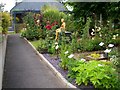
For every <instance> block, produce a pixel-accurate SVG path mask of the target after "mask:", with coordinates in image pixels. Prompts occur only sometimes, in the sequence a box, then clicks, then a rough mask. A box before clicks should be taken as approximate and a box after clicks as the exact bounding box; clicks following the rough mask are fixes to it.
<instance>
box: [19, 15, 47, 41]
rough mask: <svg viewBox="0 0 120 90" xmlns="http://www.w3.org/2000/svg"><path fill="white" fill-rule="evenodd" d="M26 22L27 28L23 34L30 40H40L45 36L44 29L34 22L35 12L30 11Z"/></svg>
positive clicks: (25, 19)
mask: <svg viewBox="0 0 120 90" xmlns="http://www.w3.org/2000/svg"><path fill="white" fill-rule="evenodd" d="M24 22H25V24H26V29H27V30H26V31H25V32H22V34H21V36H24V37H26V38H27V39H28V40H35V39H37V40H38V39H39V38H41V37H45V36H44V34H43V33H44V31H43V30H41V29H40V27H39V26H37V25H36V24H35V23H34V18H33V13H28V14H27V15H26V16H25V17H24Z"/></svg>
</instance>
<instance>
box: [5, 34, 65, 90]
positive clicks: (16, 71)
mask: <svg viewBox="0 0 120 90" xmlns="http://www.w3.org/2000/svg"><path fill="white" fill-rule="evenodd" d="M3 88H65V85H64V84H63V82H62V81H60V80H59V79H58V78H57V77H56V76H55V75H54V73H53V72H52V71H51V70H50V69H49V68H48V67H47V66H46V64H45V63H44V62H43V61H42V60H40V58H39V56H37V55H36V53H35V52H34V50H33V49H32V48H31V46H30V45H29V44H27V42H26V41H25V40H24V39H23V38H20V36H19V35H8V42H7V52H6V61H5V69H4V78H3Z"/></svg>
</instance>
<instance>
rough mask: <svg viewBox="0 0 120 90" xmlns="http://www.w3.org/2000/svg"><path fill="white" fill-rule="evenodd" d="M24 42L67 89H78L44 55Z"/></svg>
mask: <svg viewBox="0 0 120 90" xmlns="http://www.w3.org/2000/svg"><path fill="white" fill-rule="evenodd" d="M24 40H25V41H26V42H27V43H28V44H29V45H30V46H31V47H32V48H33V49H34V51H35V52H36V54H37V55H38V56H39V57H40V58H41V59H42V60H43V61H44V62H45V63H46V64H47V66H48V67H49V68H50V69H51V70H52V71H53V72H54V74H55V76H57V78H58V79H60V80H62V81H63V82H64V84H65V86H66V87H67V88H77V87H76V86H74V85H72V84H71V83H70V82H68V81H67V80H66V79H65V78H64V77H63V76H62V75H61V73H60V72H58V71H57V69H56V68H55V67H53V65H52V64H51V63H50V62H49V61H48V60H47V59H46V58H45V57H44V56H43V55H42V54H40V53H39V52H38V51H37V50H36V48H35V47H34V46H33V45H32V44H31V43H30V42H29V41H28V40H27V39H26V38H24Z"/></svg>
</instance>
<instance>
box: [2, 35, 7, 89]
mask: <svg viewBox="0 0 120 90" xmlns="http://www.w3.org/2000/svg"><path fill="white" fill-rule="evenodd" d="M6 43H7V38H6V37H4V41H3V42H0V90H1V89H2V78H3V70H4V61H5V53H6Z"/></svg>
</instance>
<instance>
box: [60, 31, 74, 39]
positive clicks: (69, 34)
mask: <svg viewBox="0 0 120 90" xmlns="http://www.w3.org/2000/svg"><path fill="white" fill-rule="evenodd" d="M71 34H72V33H71V32H68V31H65V32H60V33H59V37H60V39H61V38H62V36H65V37H68V38H69V41H72V37H71Z"/></svg>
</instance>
